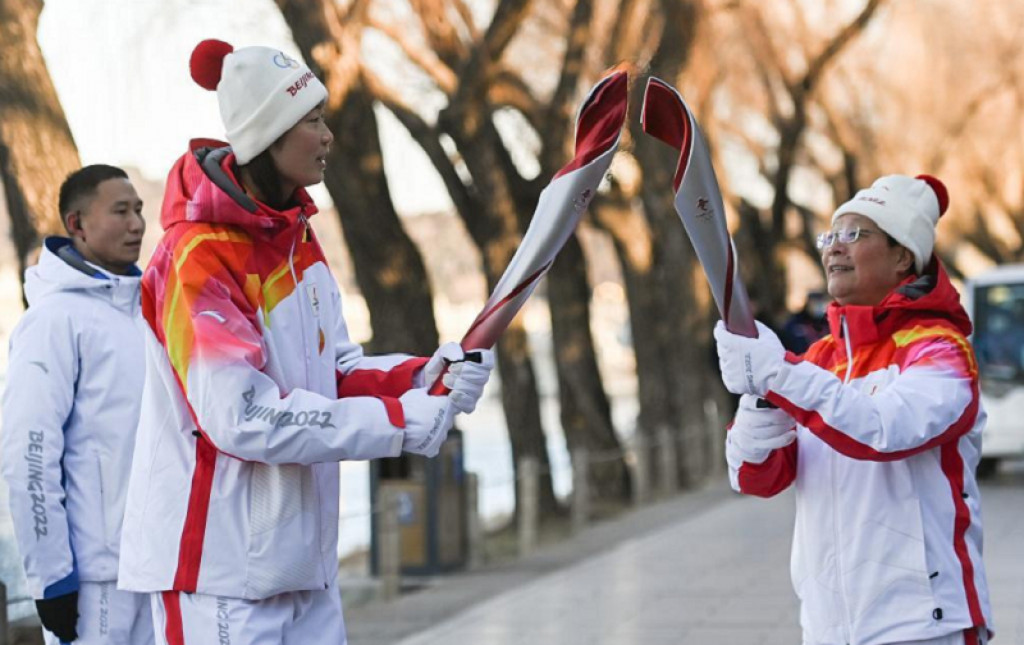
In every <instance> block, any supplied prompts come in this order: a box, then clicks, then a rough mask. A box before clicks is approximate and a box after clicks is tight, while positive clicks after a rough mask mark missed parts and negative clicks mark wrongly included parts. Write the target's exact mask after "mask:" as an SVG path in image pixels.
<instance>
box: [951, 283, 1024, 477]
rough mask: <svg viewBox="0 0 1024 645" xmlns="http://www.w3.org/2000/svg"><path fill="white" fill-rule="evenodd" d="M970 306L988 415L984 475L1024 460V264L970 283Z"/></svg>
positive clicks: (966, 300) (981, 470)
mask: <svg viewBox="0 0 1024 645" xmlns="http://www.w3.org/2000/svg"><path fill="white" fill-rule="evenodd" d="M964 304H965V306H966V307H967V312H968V313H969V314H970V316H971V320H972V321H973V323H974V335H973V336H972V341H973V343H974V349H975V352H976V353H977V356H978V369H979V372H980V375H981V400H982V404H983V405H984V406H985V410H986V411H987V412H988V423H987V424H986V426H985V430H984V434H982V450H981V455H982V459H981V463H980V464H979V465H978V476H979V477H985V476H988V475H991V474H993V473H994V472H995V471H996V468H997V467H998V465H999V461H1000V460H1002V459H1019V458H1024V264H1012V265H1004V266H1001V267H997V268H995V269H992V270H990V271H987V272H985V273H982V274H979V275H977V276H975V277H974V278H972V279H970V280H968V281H967V284H966V288H965V293H964Z"/></svg>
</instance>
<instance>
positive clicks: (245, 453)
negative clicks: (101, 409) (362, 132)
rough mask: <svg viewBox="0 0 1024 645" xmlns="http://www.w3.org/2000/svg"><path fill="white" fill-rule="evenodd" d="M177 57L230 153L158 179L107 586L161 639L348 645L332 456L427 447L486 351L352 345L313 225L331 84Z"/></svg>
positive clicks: (248, 54)
mask: <svg viewBox="0 0 1024 645" xmlns="http://www.w3.org/2000/svg"><path fill="white" fill-rule="evenodd" d="M190 65H191V71H192V77H193V79H194V80H196V82H197V83H199V84H200V85H201V86H203V87H205V88H206V89H209V90H214V91H216V92H217V100H218V103H219V106H220V113H221V118H222V121H223V123H224V127H225V130H226V132H227V139H228V141H229V143H230V145H226V144H223V143H221V142H217V141H211V140H202V141H194V142H193V143H192V146H191V149H190V150H189V151H188V152H187V153H186V154H185V155H183V156H182V157H181V158H180V159H179V160H178V161H177V163H176V164H175V165H174V167H173V168H172V169H171V172H170V175H169V177H168V180H167V191H166V194H165V196H164V203H163V207H162V212H161V224H162V226H163V228H164V235H163V238H162V239H161V241H160V243H159V245H158V247H157V249H156V251H155V252H154V255H153V258H152V260H151V262H150V265H149V267H148V268H147V270H146V274H145V276H144V278H143V286H142V293H143V295H142V301H143V315H144V317H145V319H146V322H147V327H146V375H147V378H146V387H145V390H144V392H143V394H142V414H141V421H140V425H139V437H138V443H137V446H136V452H135V460H134V464H133V467H132V473H131V479H130V482H129V487H128V503H127V508H126V512H125V528H124V532H123V536H122V559H121V568H120V578H119V584H120V585H121V587H122V588H123V589H129V590H132V591H137V592H147V593H150V594H151V601H152V608H153V620H154V624H155V627H156V634H157V642H158V643H167V644H170V645H182V644H185V643H187V644H188V645H205V644H206V643H212V642H214V641H217V642H222V643H228V642H230V643H232V645H247V644H253V645H255V644H256V643H260V644H262V643H285V644H296V643H332V644H340V643H344V642H345V641H346V636H345V625H344V620H343V618H342V609H341V597H340V594H339V592H338V586H337V576H338V556H337V549H338V513H339V473H338V462H339V461H342V460H354V459H376V458H380V457H395V456H398V455H399V454H400V453H402V452H403V451H404V452H409V453H415V454H420V455H425V456H428V457H432V456H435V455H437V453H438V451H439V448H440V445H441V443H442V442H443V441H444V439H445V437H446V435H447V433H448V430H449V429H450V428H451V426H452V419H453V417H454V415H455V414H456V413H457V412H471V411H472V410H473V409H474V407H475V406H476V402H477V400H478V399H479V397H480V396H481V394H482V392H483V388H484V384H485V383H486V382H487V380H488V377H489V374H490V371H491V368H492V366H493V357H492V354H491V352H489V351H482V352H478V353H476V355H475V356H466V355H464V354H463V352H462V350H461V348H460V347H459V346H458V344H456V343H449V344H447V345H444V346H442V347H441V348H440V349H439V350H438V351H437V353H435V355H434V356H433V357H431V358H430V359H429V360H428V359H427V358H416V357H411V356H406V355H389V356H378V357H370V356H365V355H364V354H363V351H362V348H361V347H360V346H359V345H357V344H355V343H354V342H352V341H351V340H350V338H349V334H348V329H347V326H346V324H345V319H344V316H343V314H342V303H341V294H340V291H339V289H338V286H337V283H336V282H335V280H334V277H333V275H332V274H331V271H330V269H329V268H328V266H327V261H326V259H325V258H324V254H323V251H322V249H321V248H320V245H319V243H318V242H317V239H316V236H315V235H314V233H313V230H312V228H311V227H310V225H309V218H310V217H312V216H313V215H314V214H315V213H316V212H317V208H316V206H315V205H314V204H313V201H312V199H310V197H309V195H308V193H307V192H306V190H305V187H307V186H311V185H313V184H318V183H320V182H321V181H323V176H324V169H325V168H326V160H327V156H328V154H329V152H330V148H331V143H332V141H333V139H334V137H333V135H332V134H331V132H330V130H329V129H328V128H327V125H326V123H325V120H324V109H325V107H324V106H325V102H326V101H327V89H326V88H325V87H324V86H323V84H322V83H321V82H320V80H319V79H317V78H316V76H314V74H313V73H312V72H311V71H310V70H309V68H308V67H306V66H305V65H304V64H302V63H301V62H299V61H296V60H294V59H292V58H291V57H289V56H288V55H287V54H285V53H283V52H281V51H280V50H277V49H272V48H269V47H244V48H240V49H234V48H233V47H232V46H231V45H229V44H227V43H224V42H221V41H214V40H208V41H203V42H202V43H200V44H199V45H198V46H197V47H196V49H195V50H194V52H193V54H192V58H191V62H190ZM473 358H475V360H476V362H474V361H473V360H469V359H473ZM446 366H449V367H450V370H449V371H448V372H447V374H446V375H445V376H444V383H445V384H446V385H447V386H448V387H449V388H450V389H451V393H450V395H441V396H431V395H429V394H428V392H427V387H429V386H430V385H431V384H432V383H433V382H434V380H435V379H436V378H438V377H439V376H440V375H441V373H442V371H443V369H444V368H445V367H446Z"/></svg>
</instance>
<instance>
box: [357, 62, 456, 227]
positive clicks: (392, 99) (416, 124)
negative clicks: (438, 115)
mask: <svg viewBox="0 0 1024 645" xmlns="http://www.w3.org/2000/svg"><path fill="white" fill-rule="evenodd" d="M362 80H363V83H364V84H365V85H366V89H367V91H368V92H369V93H370V95H371V96H372V97H373V98H374V99H376V100H377V101H380V103H381V105H383V106H384V107H385V108H387V109H388V111H389V112H391V113H392V114H393V115H395V118H396V119H398V121H399V123H401V124H402V126H403V127H405V129H406V130H407V131H408V132H409V135H410V136H411V137H412V138H413V139H414V140H415V141H416V143H417V144H419V146H420V148H422V149H423V152H424V153H425V154H426V155H427V158H428V159H430V162H431V163H432V164H433V166H434V168H435V169H436V170H437V172H438V174H439V175H440V176H441V181H443V182H444V185H445V188H446V189H447V190H448V194H449V195H450V196H451V198H452V203H454V204H455V208H456V209H457V210H458V211H459V212H460V213H472V212H473V197H472V195H471V194H470V192H469V189H468V188H467V187H466V185H465V184H464V183H463V182H462V178H461V177H459V173H458V171H457V170H456V169H455V164H453V163H452V161H451V159H450V158H449V157H448V153H447V152H446V151H445V149H444V146H442V145H441V139H440V132H439V131H438V129H437V128H436V127H435V126H432V125H430V124H429V123H427V122H426V121H425V120H424V119H423V117H421V116H420V115H419V114H417V113H416V111H415V110H413V109H412V108H411V107H410V106H408V105H407V104H406V103H405V102H404V101H403V100H402V99H401V97H399V96H398V94H397V93H396V92H394V91H393V90H392V89H391V88H390V87H388V86H387V85H385V84H384V83H383V82H382V81H381V80H380V79H379V78H377V77H376V76H375V75H374V74H373V72H372V71H370V70H369V69H367V68H366V67H365V66H364V67H363V68H362Z"/></svg>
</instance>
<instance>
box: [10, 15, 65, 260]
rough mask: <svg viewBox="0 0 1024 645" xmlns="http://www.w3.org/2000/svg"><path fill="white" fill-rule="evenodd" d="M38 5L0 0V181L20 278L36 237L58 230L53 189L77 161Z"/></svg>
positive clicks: (59, 228)
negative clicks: (42, 38) (42, 44)
mask: <svg viewBox="0 0 1024 645" xmlns="http://www.w3.org/2000/svg"><path fill="white" fill-rule="evenodd" d="M42 8H43V3H42V2H41V0H4V1H3V2H0V179H2V180H3V185H4V193H5V194H6V199H7V212H8V213H9V215H10V218H11V232H12V236H13V238H14V247H15V250H16V252H17V254H18V274H19V275H21V276H23V275H24V270H25V267H26V265H27V264H28V259H29V255H30V253H31V252H32V251H33V250H34V249H35V248H36V246H37V245H38V244H39V238H40V236H41V235H47V234H52V233H58V232H60V231H61V230H63V228H62V226H61V220H60V214H59V213H58V212H57V191H58V189H59V187H60V184H61V182H62V181H63V180H64V178H65V177H66V176H67V175H68V174H69V173H71V172H72V171H74V170H75V169H76V168H78V166H79V163H80V162H79V159H78V150H77V148H76V147H75V142H74V140H73V139H72V137H71V130H70V128H68V124H67V119H66V118H65V117H64V110H63V109H62V108H61V105H60V101H59V100H58V99H57V92H56V90H55V89H54V87H53V82H52V81H51V80H50V74H49V72H48V71H47V69H46V61H44V60H43V54H42V52H41V51H40V49H39V44H38V42H37V41H36V31H37V27H38V24H39V14H40V12H41V11H42Z"/></svg>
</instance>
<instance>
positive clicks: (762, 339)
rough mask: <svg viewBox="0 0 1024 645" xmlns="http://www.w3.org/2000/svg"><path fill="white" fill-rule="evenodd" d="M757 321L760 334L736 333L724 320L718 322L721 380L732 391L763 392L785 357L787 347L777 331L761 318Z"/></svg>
mask: <svg viewBox="0 0 1024 645" xmlns="http://www.w3.org/2000/svg"><path fill="white" fill-rule="evenodd" d="M756 324H757V338H746V337H745V336H740V335H738V334H734V333H732V332H730V331H729V330H727V329H726V328H725V323H723V322H722V321H721V320H719V321H718V324H717V325H715V344H716V345H717V347H718V367H719V369H721V370H722V383H724V384H725V389H727V390H729V391H730V392H732V393H733V394H756V395H758V396H764V394H765V393H766V392H767V391H768V390H769V388H770V386H771V382H772V379H773V378H775V375H776V374H778V372H779V369H780V368H781V367H782V363H783V361H784V360H785V356H786V350H785V348H783V346H782V343H781V342H779V337H778V336H776V335H775V332H773V331H772V330H771V329H768V327H766V326H765V325H763V324H761V323H760V322H758V323H756Z"/></svg>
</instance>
